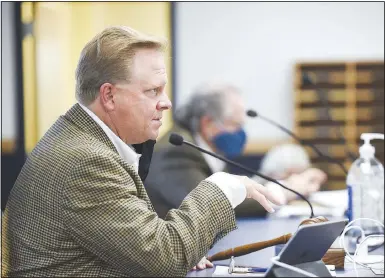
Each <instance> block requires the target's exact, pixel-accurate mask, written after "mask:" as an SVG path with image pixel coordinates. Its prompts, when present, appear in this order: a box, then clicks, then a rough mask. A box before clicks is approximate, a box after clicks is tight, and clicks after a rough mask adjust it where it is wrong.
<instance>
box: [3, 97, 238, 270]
mask: <svg viewBox="0 0 385 278" xmlns="http://www.w3.org/2000/svg"><path fill="white" fill-rule="evenodd" d="M4 218H5V219H4V222H3V228H4V229H3V232H4V233H3V236H2V243H3V247H2V248H3V251H4V253H3V256H2V258H3V262H2V263H3V273H2V274H3V276H43V277H47V276H61V277H63V276H70V277H76V276H81V277H86V276H87V277H90V276H99V277H107V276H114V277H117V276H184V275H186V274H187V272H188V271H189V270H190V269H191V268H192V267H193V266H194V265H195V264H197V263H198V261H199V260H200V259H201V258H202V257H203V256H204V255H205V254H206V253H207V251H208V250H209V248H210V247H211V246H212V245H213V244H214V243H215V242H216V241H217V240H218V239H220V238H221V237H223V236H224V235H226V234H227V233H228V232H230V231H231V230H233V229H235V228H236V226H235V215H234V211H233V209H232V207H231V204H230V202H229V201H228V199H227V198H226V196H225V195H224V193H223V192H222V191H221V190H220V189H219V188H218V187H217V186H216V185H215V184H213V183H210V182H207V181H203V182H201V183H200V184H199V185H198V186H197V187H196V188H195V189H194V190H193V191H191V193H190V194H189V195H188V196H187V197H186V198H185V200H184V201H183V202H182V203H181V206H180V207H179V209H174V210H171V211H170V212H169V213H168V214H167V216H166V217H165V219H161V218H159V217H158V216H157V214H156V213H155V211H154V209H153V207H152V204H151V202H150V200H149V198H148V196H147V193H146V190H145V188H144V186H143V183H142V181H141V179H140V177H139V175H138V174H137V172H136V171H135V169H134V167H133V166H132V165H129V164H127V163H126V162H125V161H124V160H123V159H122V158H121V157H120V156H119V154H118V152H117V151H116V149H115V147H114V145H113V144H112V142H111V141H110V140H109V138H108V137H107V135H106V134H105V133H104V131H103V130H102V129H101V127H100V126H99V125H97V124H96V122H94V120H93V119H92V118H91V117H89V116H88V114H87V113H86V112H85V111H84V110H83V109H82V108H81V107H80V106H79V105H78V104H75V105H74V106H73V107H72V108H71V109H70V110H69V111H68V112H67V113H66V114H65V115H63V116H61V117H59V119H58V120H57V121H56V122H55V123H54V125H53V126H52V127H51V128H50V129H49V130H48V131H47V133H46V134H45V135H44V136H43V138H42V139H41V140H40V141H39V143H38V144H37V146H36V147H35V149H34V150H33V151H32V153H31V154H30V155H29V157H28V159H27V161H26V163H25V165H24V166H23V169H22V171H21V173H20V175H19V176H18V179H17V181H16V183H15V185H14V187H13V189H12V191H11V193H10V197H9V199H8V202H7V206H6V210H5V215H4Z"/></svg>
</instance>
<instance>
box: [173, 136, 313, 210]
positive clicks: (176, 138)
mask: <svg viewBox="0 0 385 278" xmlns="http://www.w3.org/2000/svg"><path fill="white" fill-rule="evenodd" d="M169 142H170V143H171V144H172V145H174V146H181V145H183V144H185V145H188V146H190V147H192V148H194V149H196V150H198V151H201V152H203V153H206V154H208V155H211V156H213V157H215V158H217V159H219V160H222V161H224V162H227V163H229V164H231V165H233V166H235V167H238V168H240V169H242V170H245V171H247V172H249V173H251V174H253V175H257V176H259V177H261V178H264V179H265V180H268V181H271V182H273V183H276V184H278V185H279V186H281V187H283V188H285V189H286V190H289V191H291V192H293V193H294V194H296V195H297V196H299V197H300V198H301V199H303V200H304V201H305V202H306V203H308V205H309V207H310V218H313V217H314V212H313V206H312V205H311V203H310V202H309V200H308V199H307V198H306V197H305V196H303V195H302V194H301V193H299V192H297V191H295V190H293V189H291V188H288V187H286V186H284V185H283V184H282V183H280V182H279V181H277V180H275V179H272V178H270V177H267V176H265V175H263V174H261V173H258V172H257V171H255V170H253V169H251V168H248V167H246V166H243V165H241V164H239V163H237V162H234V161H232V160H229V159H227V158H225V157H223V156H221V155H218V154H216V153H213V152H210V151H208V150H205V149H203V148H201V147H199V146H197V145H195V144H193V143H191V142H188V141H185V140H184V139H183V136H181V135H179V134H177V133H171V135H170V137H169Z"/></svg>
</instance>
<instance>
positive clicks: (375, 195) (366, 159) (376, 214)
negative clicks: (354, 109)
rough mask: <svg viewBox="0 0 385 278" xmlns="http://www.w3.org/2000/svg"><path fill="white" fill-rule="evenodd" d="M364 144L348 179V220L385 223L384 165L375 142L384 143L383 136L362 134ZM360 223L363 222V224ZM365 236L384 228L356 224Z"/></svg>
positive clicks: (367, 224)
mask: <svg viewBox="0 0 385 278" xmlns="http://www.w3.org/2000/svg"><path fill="white" fill-rule="evenodd" d="M361 139H362V140H364V141H365V143H364V144H363V145H362V146H361V147H360V157H359V158H358V159H357V160H356V161H354V163H353V164H352V166H351V167H350V169H349V172H348V176H347V180H346V183H347V187H348V194H349V197H348V200H349V204H348V211H347V216H348V218H349V221H352V220H354V219H357V218H371V219H376V220H378V221H380V222H382V223H384V166H383V165H382V164H381V162H380V161H379V160H377V159H376V158H375V156H374V155H375V148H374V147H373V146H372V145H371V144H370V140H372V139H382V140H384V135H383V134H378V133H363V134H362V135H361ZM360 222H361V221H360ZM357 225H359V226H361V227H362V228H363V229H364V232H365V234H366V235H368V234H373V233H379V232H381V231H382V228H380V227H378V226H376V225H375V224H373V223H372V221H362V222H361V223H357Z"/></svg>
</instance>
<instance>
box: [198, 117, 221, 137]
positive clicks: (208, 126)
mask: <svg viewBox="0 0 385 278" xmlns="http://www.w3.org/2000/svg"><path fill="white" fill-rule="evenodd" d="M199 126H200V131H201V133H202V135H203V137H204V138H205V139H208V140H211V138H212V137H213V136H215V135H216V134H217V127H216V126H215V124H214V121H213V120H212V118H211V117H210V116H207V115H205V116H203V117H201V118H200V122H199Z"/></svg>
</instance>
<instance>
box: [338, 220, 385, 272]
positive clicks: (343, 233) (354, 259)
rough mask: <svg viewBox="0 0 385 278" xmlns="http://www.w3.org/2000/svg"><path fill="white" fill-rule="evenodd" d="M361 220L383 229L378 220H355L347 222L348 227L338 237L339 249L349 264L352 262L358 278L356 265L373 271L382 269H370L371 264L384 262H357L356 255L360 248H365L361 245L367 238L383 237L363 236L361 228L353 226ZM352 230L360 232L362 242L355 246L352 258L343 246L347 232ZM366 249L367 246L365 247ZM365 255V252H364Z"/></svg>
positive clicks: (379, 235)
mask: <svg viewBox="0 0 385 278" xmlns="http://www.w3.org/2000/svg"><path fill="white" fill-rule="evenodd" d="M361 220H368V221H372V222H374V223H376V224H377V225H379V226H381V227H382V228H384V224H382V223H381V222H380V221H378V220H375V219H371V218H357V219H355V220H353V221H351V222H349V224H348V225H346V227H345V229H344V231H343V232H342V234H341V237H340V240H339V243H340V247H342V248H343V249H344V251H345V253H346V255H347V259H348V260H350V262H353V267H354V271H355V273H356V277H358V272H357V264H358V265H360V266H362V267H364V268H368V269H375V270H384V268H375V267H371V266H370V265H372V264H377V263H382V262H384V259H382V260H379V261H375V262H370V263H365V262H359V261H358V260H357V254H358V251H359V249H360V248H361V247H362V246H365V245H363V243H364V242H365V241H366V240H367V239H368V238H373V237H384V235H383V234H382V235H381V234H378V235H369V236H365V232H364V230H363V229H362V227H360V226H356V225H353V223H355V222H357V221H361ZM352 229H358V230H359V231H360V232H361V238H362V241H361V242H360V243H359V244H358V245H357V248H356V251H355V252H354V256H353V257H352V256H351V255H350V252H349V250H348V249H347V248H346V245H345V234H346V233H347V232H348V231H349V230H352ZM366 247H367V246H366ZM366 253H367V252H366Z"/></svg>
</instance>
